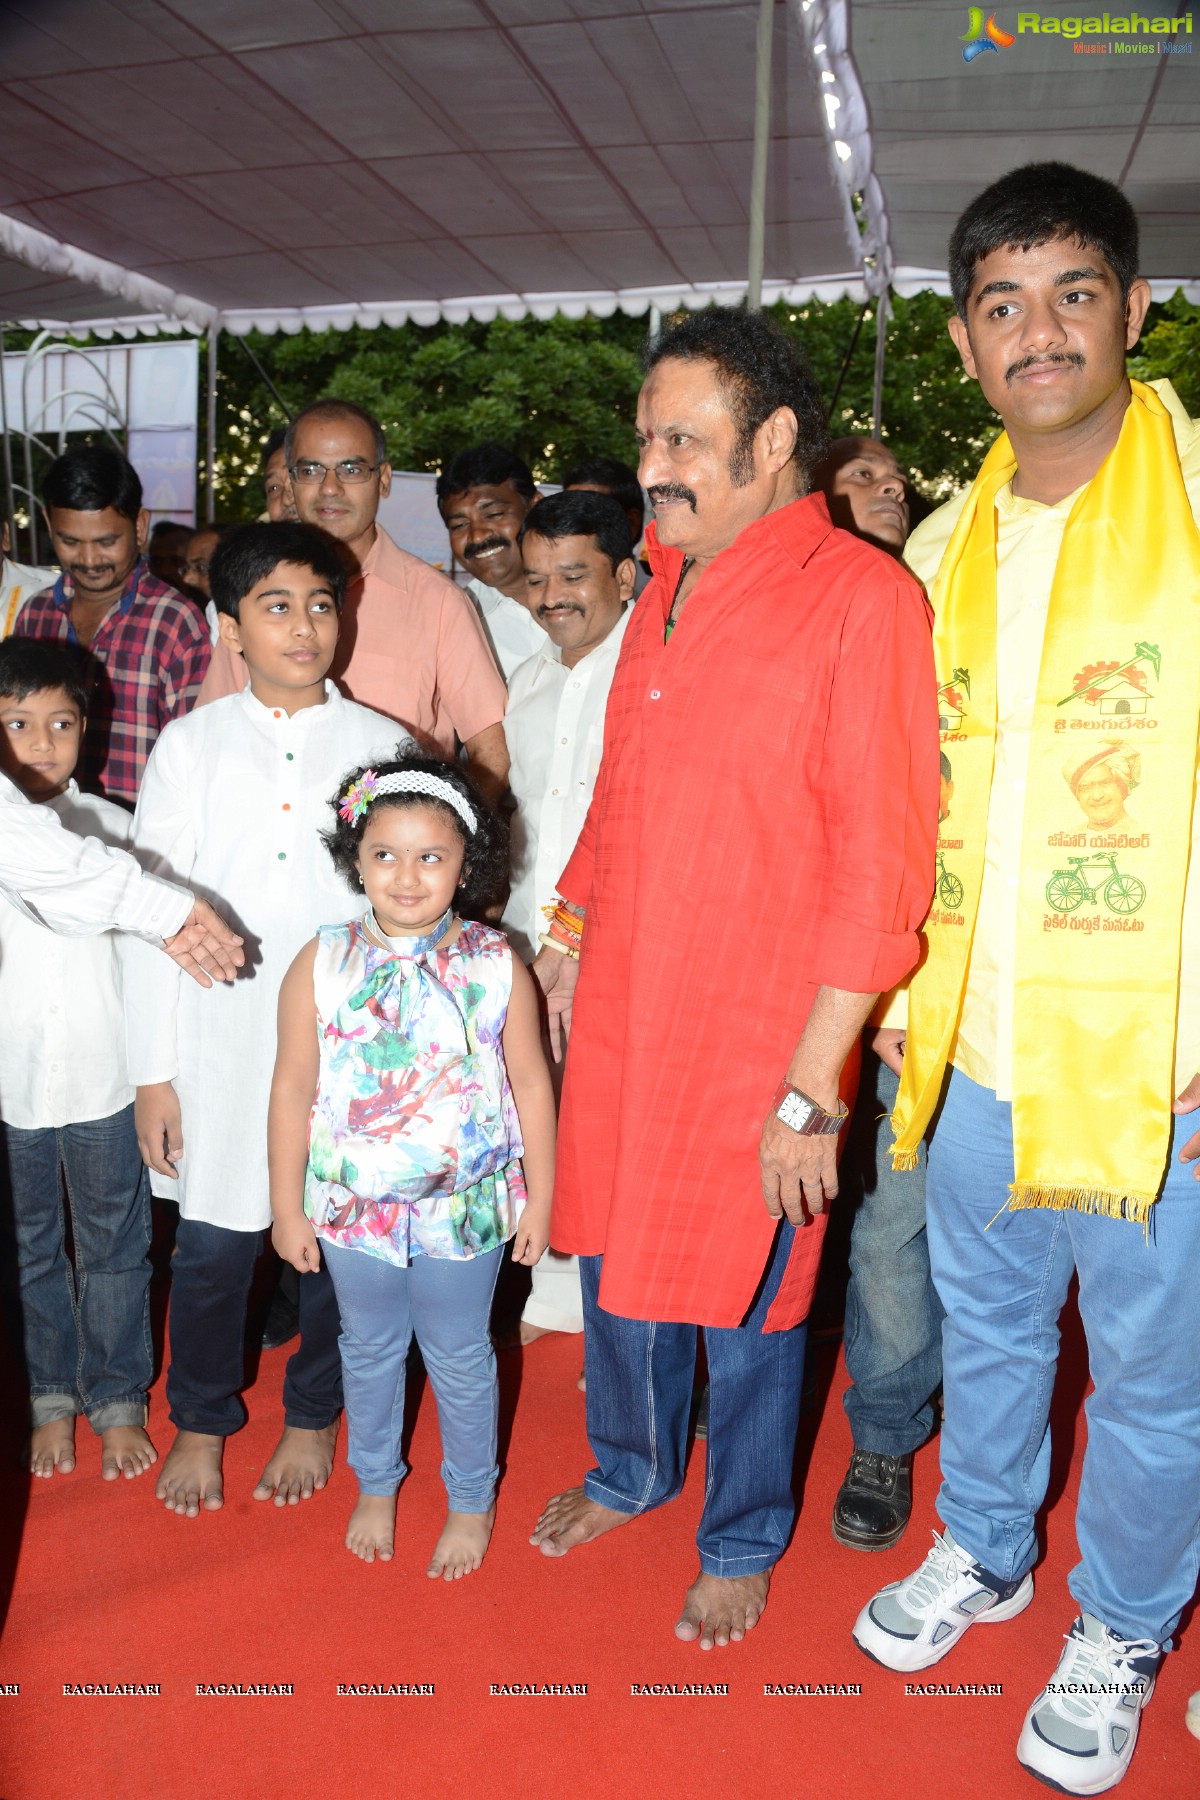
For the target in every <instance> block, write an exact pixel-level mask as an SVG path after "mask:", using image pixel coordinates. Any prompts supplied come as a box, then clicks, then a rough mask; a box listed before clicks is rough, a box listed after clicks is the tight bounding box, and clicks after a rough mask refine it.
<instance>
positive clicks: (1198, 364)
mask: <svg viewBox="0 0 1200 1800" xmlns="http://www.w3.org/2000/svg"><path fill="white" fill-rule="evenodd" d="M1153 311H1154V312H1155V313H1157V318H1156V319H1155V321H1154V323H1153V324H1152V325H1151V326H1150V329H1149V330H1148V331H1146V332H1144V333H1143V335H1142V341H1141V343H1140V344H1139V345H1138V352H1137V355H1136V356H1134V357H1132V358H1131V359H1130V363H1129V370H1130V373H1131V374H1132V375H1136V376H1137V377H1138V379H1139V381H1162V380H1166V381H1169V382H1171V383H1172V384H1173V385H1174V388H1175V392H1176V393H1177V394H1178V395H1179V398H1180V400H1181V401H1182V402H1183V404H1184V406H1186V408H1187V410H1188V412H1190V413H1191V415H1192V417H1193V418H1195V417H1196V415H1197V414H1200V306H1193V304H1192V303H1191V301H1190V300H1185V299H1184V297H1183V294H1182V293H1181V292H1178V293H1176V294H1175V295H1174V297H1173V298H1172V299H1170V300H1168V301H1167V302H1166V303H1165V305H1163V306H1162V307H1161V308H1157V307H1156V308H1154V309H1153Z"/></svg>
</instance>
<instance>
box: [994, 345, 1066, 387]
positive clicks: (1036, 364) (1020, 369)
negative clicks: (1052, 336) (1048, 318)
mask: <svg viewBox="0 0 1200 1800" xmlns="http://www.w3.org/2000/svg"><path fill="white" fill-rule="evenodd" d="M1047 363H1069V364H1070V366H1071V367H1072V368H1073V369H1082V368H1083V366H1084V359H1083V357H1082V356H1080V354H1079V352H1078V350H1070V351H1064V352H1062V353H1061V354H1060V353H1058V352H1055V353H1054V354H1053V355H1052V356H1023V357H1022V358H1021V360H1020V362H1015V363H1013V365H1012V367H1011V368H1009V369H1006V370H1005V372H1004V379H1005V381H1012V380H1013V378H1014V377H1015V376H1017V375H1023V374H1024V373H1025V371H1026V369H1043V368H1045V366H1046V364H1047Z"/></svg>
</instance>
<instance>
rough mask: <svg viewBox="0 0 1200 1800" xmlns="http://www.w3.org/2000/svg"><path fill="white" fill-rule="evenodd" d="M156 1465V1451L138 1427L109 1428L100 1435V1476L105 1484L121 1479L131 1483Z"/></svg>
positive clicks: (142, 1430) (140, 1427)
mask: <svg viewBox="0 0 1200 1800" xmlns="http://www.w3.org/2000/svg"><path fill="white" fill-rule="evenodd" d="M157 1461H158V1451H157V1450H156V1449H155V1448H154V1445H153V1444H152V1443H151V1442H150V1439H149V1437H148V1436H147V1435H146V1432H145V1430H144V1429H143V1428H142V1426H140V1425H110V1426H109V1427H108V1430H107V1431H102V1432H101V1433H100V1472H101V1474H102V1475H103V1476H104V1479H105V1481H116V1480H117V1479H118V1477H119V1476H121V1475H124V1476H125V1478H126V1480H128V1481H132V1480H133V1478H134V1476H135V1475H144V1474H145V1473H146V1470H147V1469H148V1468H150V1467H151V1466H152V1465H153V1464H154V1463H156V1462H157Z"/></svg>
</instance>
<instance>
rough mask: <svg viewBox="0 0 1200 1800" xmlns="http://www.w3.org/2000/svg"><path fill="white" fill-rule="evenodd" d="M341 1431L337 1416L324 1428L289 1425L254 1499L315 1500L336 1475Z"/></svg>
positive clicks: (290, 1502)
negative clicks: (337, 1444) (334, 1459)
mask: <svg viewBox="0 0 1200 1800" xmlns="http://www.w3.org/2000/svg"><path fill="white" fill-rule="evenodd" d="M337 1430H338V1428H337V1420H336V1419H335V1420H334V1422H333V1424H332V1425H326V1426H325V1428H324V1430H323V1431H306V1430H304V1429H303V1428H302V1427H301V1426H299V1425H285V1426H284V1428H283V1436H282V1437H281V1438H280V1440H279V1442H278V1443H277V1444H276V1446H275V1449H274V1451H273V1453H272V1456H271V1460H270V1462H269V1463H268V1464H267V1466H266V1468H265V1469H264V1470H263V1472H262V1474H261V1475H260V1476H259V1478H258V1486H257V1487H256V1488H255V1490H254V1498H255V1499H256V1500H274V1502H275V1504H276V1506H295V1505H296V1504H297V1502H298V1501H300V1500H311V1499H312V1497H313V1495H314V1494H315V1493H316V1492H318V1491H319V1489H321V1488H323V1487H324V1486H325V1483H326V1482H327V1481H328V1480H329V1477H330V1476H331V1475H332V1474H333V1447H334V1445H335V1444H336V1443H337ZM389 1554H390V1549H389ZM370 1560H371V1558H370V1557H368V1558H367V1561H368V1562H370Z"/></svg>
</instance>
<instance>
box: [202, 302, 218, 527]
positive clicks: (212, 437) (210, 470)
mask: <svg viewBox="0 0 1200 1800" xmlns="http://www.w3.org/2000/svg"><path fill="white" fill-rule="evenodd" d="M218 330H219V327H217V326H216V325H210V326H209V328H208V442H207V446H206V449H205V456H204V518H205V523H206V524H209V525H211V524H212V523H213V520H214V519H215V518H216V516H217V495H216V480H217V335H218Z"/></svg>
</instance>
